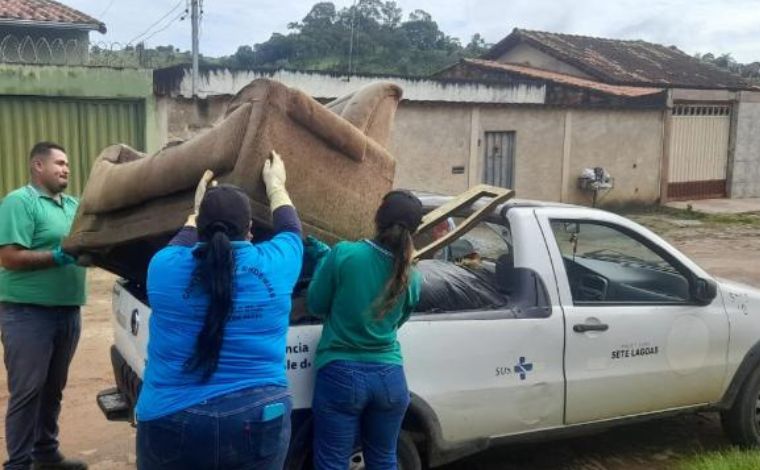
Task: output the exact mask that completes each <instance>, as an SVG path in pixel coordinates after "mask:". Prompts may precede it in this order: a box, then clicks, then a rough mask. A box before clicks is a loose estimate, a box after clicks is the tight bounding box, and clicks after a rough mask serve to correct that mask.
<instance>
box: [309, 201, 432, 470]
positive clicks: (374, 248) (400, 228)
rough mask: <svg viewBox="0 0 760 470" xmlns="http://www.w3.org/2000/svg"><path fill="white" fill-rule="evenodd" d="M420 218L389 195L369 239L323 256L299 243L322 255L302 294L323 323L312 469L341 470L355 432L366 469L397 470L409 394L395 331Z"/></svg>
mask: <svg viewBox="0 0 760 470" xmlns="http://www.w3.org/2000/svg"><path fill="white" fill-rule="evenodd" d="M421 220H422V203H421V202H420V201H419V199H417V198H416V197H415V196H414V195H412V194H411V193H409V192H407V191H392V192H390V193H388V194H386V196H385V197H384V198H383V202H382V204H381V205H380V208H379V209H378V210H377V213H376V215H375V226H376V235H375V238H374V239H372V240H361V241H357V242H341V243H338V244H337V245H335V247H334V248H333V249H332V250H329V251H328V250H327V249H326V247H324V246H323V245H321V244H320V243H319V242H317V241H316V240H314V239H312V238H309V239H307V246H306V250H307V255H310V254H311V255H312V256H314V254H316V255H317V256H319V255H322V257H321V259H320V261H319V263H320V264H319V265H318V267H317V269H316V272H315V274H314V277H313V279H312V282H311V285H310V286H309V293H308V305H309V310H310V311H311V312H312V313H313V314H315V315H317V316H321V317H323V318H324V327H323V329H322V338H321V340H320V342H319V346H318V347H317V354H316V361H315V365H316V368H317V378H316V384H315V388H314V400H313V404H312V410H313V412H314V468H315V469H317V470H325V469H340V470H345V469H346V468H347V467H348V463H349V458H350V456H351V453H352V452H353V449H354V443H355V440H356V436H357V435H358V436H361V445H362V450H363V452H364V460H365V463H366V465H367V468H368V469H371V470H375V469H395V468H396V467H397V463H396V442H397V440H398V436H399V433H400V431H401V422H402V420H403V418H404V414H405V413H406V409H407V407H408V406H409V390H408V388H407V385H406V378H405V376H404V369H403V360H402V357H401V348H400V346H399V343H398V340H397V339H396V333H397V331H398V329H399V328H400V327H401V325H402V324H403V323H404V322H405V321H406V320H407V319H408V318H409V315H410V313H411V311H412V309H413V308H414V306H415V305H416V304H417V302H418V300H419V294H420V277H419V275H418V274H417V273H416V271H415V270H414V268H413V267H412V256H413V254H414V245H413V243H412V234H413V233H414V232H415V231H416V230H417V227H418V226H419V224H420V222H421Z"/></svg>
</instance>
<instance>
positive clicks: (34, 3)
mask: <svg viewBox="0 0 760 470" xmlns="http://www.w3.org/2000/svg"><path fill="white" fill-rule="evenodd" d="M3 23H5V24H35V23H36V24H50V25H65V26H71V25H76V26H81V27H82V28H81V29H93V30H97V31H100V32H101V33H105V32H106V25H105V24H104V23H102V22H101V21H98V20H96V19H95V18H93V17H91V16H89V15H86V14H84V13H82V12H81V11H79V10H75V9H73V8H71V7H68V6H66V5H63V4H61V3H58V2H55V1H53V0H0V24H3Z"/></svg>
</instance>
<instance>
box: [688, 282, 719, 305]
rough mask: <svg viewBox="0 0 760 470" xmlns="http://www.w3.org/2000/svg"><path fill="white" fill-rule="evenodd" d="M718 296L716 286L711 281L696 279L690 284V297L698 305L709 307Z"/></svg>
mask: <svg viewBox="0 0 760 470" xmlns="http://www.w3.org/2000/svg"><path fill="white" fill-rule="evenodd" d="M717 295H718V284H716V282H715V281H713V280H712V279H704V278H701V277H700V278H696V279H695V280H694V282H693V283H692V297H693V298H694V300H695V301H696V302H697V303H698V304H699V305H709V304H710V303H711V302H712V301H713V300H715V297H716V296H717Z"/></svg>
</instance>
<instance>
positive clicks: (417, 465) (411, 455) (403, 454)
mask: <svg viewBox="0 0 760 470" xmlns="http://www.w3.org/2000/svg"><path fill="white" fill-rule="evenodd" d="M396 459H397V460H398V470H422V461H421V460H420V453H419V452H418V451H417V446H416V445H414V441H413V440H412V436H410V435H409V433H408V432H406V431H404V430H402V431H401V434H400V435H399V437H398V444H397V447H396ZM348 468H349V470H364V469H365V468H367V467H366V464H365V462H364V455H363V454H362V451H361V449H357V450H356V452H354V453H353V454H352V455H351V459H350V460H349V464H348Z"/></svg>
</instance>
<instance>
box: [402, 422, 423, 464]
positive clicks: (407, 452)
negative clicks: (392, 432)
mask: <svg viewBox="0 0 760 470" xmlns="http://www.w3.org/2000/svg"><path fill="white" fill-rule="evenodd" d="M396 455H397V458H398V468H399V470H422V460H421V459H420V452H419V450H417V446H416V445H415V444H414V440H412V436H411V435H410V434H409V433H408V432H406V431H403V430H402V431H401V434H400V435H399V437H398V448H397V449H396Z"/></svg>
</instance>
